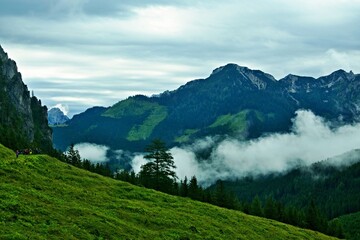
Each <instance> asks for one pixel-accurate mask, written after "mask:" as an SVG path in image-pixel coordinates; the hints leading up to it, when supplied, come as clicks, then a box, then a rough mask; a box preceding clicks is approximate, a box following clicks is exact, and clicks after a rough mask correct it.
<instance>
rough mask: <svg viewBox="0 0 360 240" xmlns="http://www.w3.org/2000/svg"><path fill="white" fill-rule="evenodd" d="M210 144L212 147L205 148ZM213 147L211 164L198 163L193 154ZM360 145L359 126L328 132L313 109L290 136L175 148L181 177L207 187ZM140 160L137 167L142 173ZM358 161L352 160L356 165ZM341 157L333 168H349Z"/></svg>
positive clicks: (300, 114) (302, 115)
mask: <svg viewBox="0 0 360 240" xmlns="http://www.w3.org/2000/svg"><path fill="white" fill-rule="evenodd" d="M204 142H208V145H204ZM210 146H213V150H212V153H211V155H210V157H209V159H207V160H201V161H199V160H198V159H197V158H196V155H195V152H199V150H201V149H203V150H205V149H208V148H209V147H210ZM359 146H360V124H354V125H345V126H341V127H337V128H334V129H332V128H330V126H329V124H328V123H326V122H325V121H324V120H323V119H322V118H321V117H318V116H315V115H314V114H313V113H312V112H310V111H304V110H301V111H298V112H297V116H296V117H295V118H294V119H293V129H292V131H291V132H290V133H282V134H280V133H276V134H271V135H268V136H265V137H262V138H259V139H256V140H251V141H239V140H236V139H226V140H223V141H221V142H220V143H216V144H214V141H213V139H211V138H208V139H207V140H201V141H200V142H197V143H195V144H193V145H191V146H185V147H182V148H178V147H176V148H173V149H171V150H170V151H171V153H172V154H173V157H174V161H175V165H176V166H178V168H177V169H176V173H177V174H178V176H179V177H180V178H184V176H187V177H191V176H193V175H196V176H197V178H198V180H199V182H200V183H202V184H204V185H208V184H211V183H214V182H215V181H216V180H217V179H232V180H234V179H237V178H241V177H244V176H248V175H252V176H257V175H262V174H268V173H281V172H284V171H288V170H290V169H292V168H293V167H295V166H298V165H304V164H305V165H310V164H312V163H315V162H318V161H321V160H325V159H328V158H332V157H336V156H338V155H341V154H343V153H346V152H349V151H351V150H353V149H357V148H359ZM141 158H142V157H141V156H136V158H134V161H133V166H136V169H137V170H139V169H140V168H139V165H140V164H142V163H143V162H141ZM353 158H354V157H353V156H352V157H351V159H350V160H351V161H353V160H352V159H353ZM343 159H344V158H343V157H337V158H334V159H333V160H332V162H331V164H333V165H337V166H339V165H342V164H346V162H343V163H342V162H341V161H343Z"/></svg>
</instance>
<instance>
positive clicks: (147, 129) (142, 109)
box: [102, 98, 168, 141]
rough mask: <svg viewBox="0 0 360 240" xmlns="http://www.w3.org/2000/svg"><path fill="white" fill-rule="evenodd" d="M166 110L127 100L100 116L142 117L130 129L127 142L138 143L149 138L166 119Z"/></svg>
mask: <svg viewBox="0 0 360 240" xmlns="http://www.w3.org/2000/svg"><path fill="white" fill-rule="evenodd" d="M167 114H168V112H167V108H166V107H165V106H161V105H159V104H158V103H153V102H148V101H143V100H138V99H134V98H129V99H126V100H124V101H120V102H118V103H117V104H115V105H114V106H112V107H111V108H110V109H108V110H107V111H106V112H104V113H103V114H102V116H104V117H111V118H119V119H121V118H122V117H126V116H132V117H133V116H142V117H144V121H143V122H142V124H140V125H134V126H132V128H131V129H130V131H129V133H128V136H127V140H128V141H138V140H145V139H147V138H149V137H150V135H151V133H152V132H153V130H154V128H155V127H156V126H157V125H158V124H159V123H160V122H162V121H163V120H164V119H165V118H166V117H167Z"/></svg>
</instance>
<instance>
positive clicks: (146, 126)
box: [126, 107, 167, 141]
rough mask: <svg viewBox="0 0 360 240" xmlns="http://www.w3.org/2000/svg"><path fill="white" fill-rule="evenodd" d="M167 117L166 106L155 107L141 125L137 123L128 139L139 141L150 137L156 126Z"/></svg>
mask: <svg viewBox="0 0 360 240" xmlns="http://www.w3.org/2000/svg"><path fill="white" fill-rule="evenodd" d="M166 117H167V111H166V108H165V107H157V108H155V109H153V110H152V111H151V113H150V115H149V116H148V117H147V118H146V119H145V120H144V122H143V123H142V124H141V125H135V126H133V127H132V128H131V129H130V131H129V133H128V136H127V138H126V139H127V140H129V141H138V140H145V139H147V138H149V137H150V135H151V133H152V132H153V130H154V128H155V127H156V126H157V125H158V124H159V123H160V122H162V121H163V120H164V119H165V118H166Z"/></svg>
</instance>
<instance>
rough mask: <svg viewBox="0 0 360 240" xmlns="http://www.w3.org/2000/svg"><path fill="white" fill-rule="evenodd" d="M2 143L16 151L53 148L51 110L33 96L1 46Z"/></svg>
mask: <svg viewBox="0 0 360 240" xmlns="http://www.w3.org/2000/svg"><path fill="white" fill-rule="evenodd" d="M0 143H2V144H4V145H6V146H8V147H10V148H12V149H19V148H27V147H33V148H35V147H36V148H40V149H43V150H47V149H50V148H51V146H52V133H51V129H50V128H49V127H48V126H47V108H46V106H42V105H41V101H40V100H38V99H37V98H36V97H35V96H30V92H29V90H28V88H27V86H26V85H25V84H24V82H23V81H22V77H21V74H20V72H18V69H17V66H16V63H15V61H13V60H11V59H10V58H9V57H8V55H7V53H6V52H5V51H4V50H3V49H2V47H1V46H0Z"/></svg>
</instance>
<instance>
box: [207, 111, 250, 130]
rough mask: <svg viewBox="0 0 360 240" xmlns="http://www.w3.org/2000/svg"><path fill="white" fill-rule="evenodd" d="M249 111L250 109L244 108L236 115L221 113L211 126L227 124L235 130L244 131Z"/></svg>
mask: <svg viewBox="0 0 360 240" xmlns="http://www.w3.org/2000/svg"><path fill="white" fill-rule="evenodd" d="M248 112H249V110H244V111H241V112H239V113H237V114H234V115H232V114H226V115H221V116H219V117H218V118H217V119H216V121H215V122H214V123H213V124H211V125H210V128H216V127H223V126H226V127H228V128H229V130H231V131H233V132H243V131H245V129H246V115H247V113H248Z"/></svg>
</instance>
